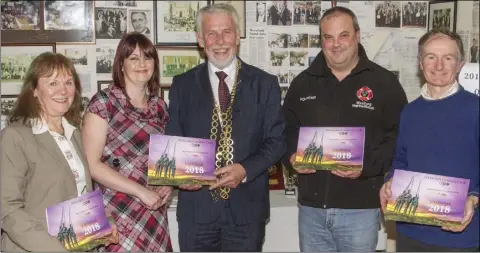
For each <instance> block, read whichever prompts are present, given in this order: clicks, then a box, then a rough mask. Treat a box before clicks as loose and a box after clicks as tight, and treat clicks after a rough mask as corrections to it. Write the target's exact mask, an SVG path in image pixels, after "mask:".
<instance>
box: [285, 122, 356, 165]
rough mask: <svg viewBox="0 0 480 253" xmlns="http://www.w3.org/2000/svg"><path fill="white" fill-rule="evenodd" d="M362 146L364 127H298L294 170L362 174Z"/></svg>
mask: <svg viewBox="0 0 480 253" xmlns="http://www.w3.org/2000/svg"><path fill="white" fill-rule="evenodd" d="M364 145H365V128H364V127H301V128H300V133H299V137H298V145H297V152H296V156H295V165H294V166H293V167H294V168H295V169H315V170H353V171H361V170H362V168H363V154H364Z"/></svg>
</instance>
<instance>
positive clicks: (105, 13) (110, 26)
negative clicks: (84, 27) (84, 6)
mask: <svg viewBox="0 0 480 253" xmlns="http://www.w3.org/2000/svg"><path fill="white" fill-rule="evenodd" d="M126 32H127V9H124V8H95V34H96V36H97V39H121V38H122V36H123V34H125V33H126Z"/></svg>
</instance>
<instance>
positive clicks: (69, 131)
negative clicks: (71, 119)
mask: <svg viewBox="0 0 480 253" xmlns="http://www.w3.org/2000/svg"><path fill="white" fill-rule="evenodd" d="M62 126H63V130H64V132H65V137H66V138H67V139H69V140H70V139H71V138H72V135H73V131H75V129H76V128H75V127H74V126H72V125H71V124H70V123H68V120H67V119H66V118H65V117H62ZM32 131H33V134H43V133H45V132H47V131H48V132H50V134H52V135H53V134H54V133H55V132H53V131H50V129H49V128H48V124H47V122H45V120H44V119H40V120H35V121H34V122H33V126H32Z"/></svg>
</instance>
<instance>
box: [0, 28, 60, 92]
mask: <svg viewBox="0 0 480 253" xmlns="http://www.w3.org/2000/svg"><path fill="white" fill-rule="evenodd" d="M2 39H3V36H2ZM44 52H52V53H55V44H53V43H52V44H50V43H48V44H47V43H44V44H6V43H4V44H2V56H1V62H2V84H1V85H2V87H1V90H2V95H18V94H20V90H21V89H22V85H23V79H24V78H25V74H26V72H27V70H28V68H29V67H30V64H31V63H32V61H33V59H35V57H37V56H38V55H40V54H42V53H44Z"/></svg>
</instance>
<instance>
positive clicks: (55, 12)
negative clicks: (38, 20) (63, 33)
mask: <svg viewBox="0 0 480 253" xmlns="http://www.w3.org/2000/svg"><path fill="white" fill-rule="evenodd" d="M44 17H45V25H44V26H45V30H82V29H85V24H86V23H87V9H86V4H85V1H45V7H44Z"/></svg>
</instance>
